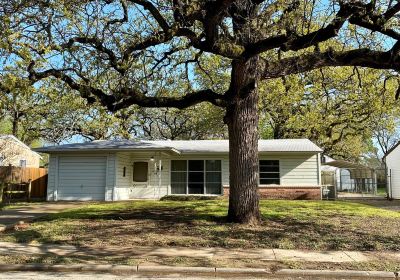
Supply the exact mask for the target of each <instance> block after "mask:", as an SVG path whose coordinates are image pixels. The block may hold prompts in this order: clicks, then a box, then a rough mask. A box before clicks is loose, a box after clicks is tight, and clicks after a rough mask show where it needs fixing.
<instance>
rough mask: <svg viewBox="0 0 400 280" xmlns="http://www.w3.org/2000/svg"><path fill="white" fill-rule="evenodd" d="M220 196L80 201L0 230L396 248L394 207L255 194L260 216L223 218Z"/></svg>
mask: <svg viewBox="0 0 400 280" xmlns="http://www.w3.org/2000/svg"><path fill="white" fill-rule="evenodd" d="M227 204H228V202H227V201H226V200H212V201H130V202H116V203H88V204H87V205H85V206H84V207H81V208H76V209H70V210H67V211H64V212H61V213H57V214H51V215H49V216H47V217H44V218H42V219H41V220H38V221H36V222H35V223H32V224H31V225H29V226H21V227H20V228H19V229H17V230H15V231H11V232H6V233H3V234H0V240H2V241H12V242H39V243H60V244H72V245H78V246H104V245H116V246H119V245H121V244H124V246H127V247H129V245H132V246H139V245H143V246H150V245H158V246H187V247H190V246H192V247H226V248H260V247H261V248H282V249H294V248H296V249H311V250H342V249H346V250H400V233H399V230H398V229H399V228H400V213H398V212H395V211H389V210H384V209H380V208H376V207H373V206H370V205H365V204H361V203H352V202H344V201H287V200H281V201H279V200H262V201H260V209H261V214H262V217H263V222H262V224H261V225H260V226H257V227H249V226H243V225H237V224H230V223H226V222H225V216H226V214H227Z"/></svg>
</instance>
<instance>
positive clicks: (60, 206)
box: [0, 202, 82, 232]
mask: <svg viewBox="0 0 400 280" xmlns="http://www.w3.org/2000/svg"><path fill="white" fill-rule="evenodd" d="M79 206H82V203H81V202H56V203H55V202H52V203H49V202H43V203H32V204H26V205H22V206H14V207H13V208H11V209H5V210H1V211H0V232H1V231H2V230H5V229H7V228H8V227H11V226H13V225H15V224H18V223H22V222H27V221H31V220H34V219H37V218H40V217H43V216H46V215H48V214H51V213H57V212H60V211H62V210H65V209H70V208H74V207H79Z"/></svg>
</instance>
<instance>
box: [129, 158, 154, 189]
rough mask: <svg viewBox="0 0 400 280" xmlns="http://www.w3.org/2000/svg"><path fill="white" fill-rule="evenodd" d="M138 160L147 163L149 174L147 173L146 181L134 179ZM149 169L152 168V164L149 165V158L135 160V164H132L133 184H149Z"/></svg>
mask: <svg viewBox="0 0 400 280" xmlns="http://www.w3.org/2000/svg"><path fill="white" fill-rule="evenodd" d="M136 162H145V163H147V175H146V178H147V180H146V181H141V182H139V181H135V180H134V179H135V163H136ZM149 169H150V165H149V161H148V160H135V161H133V164H132V183H133V184H148V183H149V177H150V172H149Z"/></svg>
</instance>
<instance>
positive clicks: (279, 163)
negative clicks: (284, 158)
mask: <svg viewBox="0 0 400 280" xmlns="http://www.w3.org/2000/svg"><path fill="white" fill-rule="evenodd" d="M264 160H270V161H277V162H278V168H279V171H278V172H269V171H267V172H261V171H260V167H261V164H260V162H261V161H264ZM261 173H267V174H276V173H279V178H268V179H279V184H265V183H264V184H261ZM281 174H282V170H281V160H279V159H270V158H268V159H265V158H260V159H259V160H258V185H259V186H281V185H282V176H281Z"/></svg>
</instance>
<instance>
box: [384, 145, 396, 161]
mask: <svg viewBox="0 0 400 280" xmlns="http://www.w3.org/2000/svg"><path fill="white" fill-rule="evenodd" d="M399 145H400V141H399V142H397V144H396V145H394V146H393V147H391V148H390V149H389V150H388V151H387V152H386V154H384V155H383V158H382V159H383V160H385V158H386V157H387V156H388V155H389V154H390V153H391V152H393V151H394V150H395V149H396V148H397V147H398V146H399Z"/></svg>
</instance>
